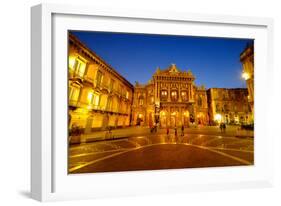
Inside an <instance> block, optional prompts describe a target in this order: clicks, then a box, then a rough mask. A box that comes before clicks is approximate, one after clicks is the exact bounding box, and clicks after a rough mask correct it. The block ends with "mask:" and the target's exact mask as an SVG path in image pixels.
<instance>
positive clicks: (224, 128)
mask: <svg viewBox="0 0 281 206" xmlns="http://www.w3.org/2000/svg"><path fill="white" fill-rule="evenodd" d="M222 129H223V132H225V130H226V124H225V123H223V126H222Z"/></svg>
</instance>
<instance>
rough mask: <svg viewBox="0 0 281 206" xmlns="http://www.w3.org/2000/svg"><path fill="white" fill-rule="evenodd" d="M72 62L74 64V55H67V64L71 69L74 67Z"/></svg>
mask: <svg viewBox="0 0 281 206" xmlns="http://www.w3.org/2000/svg"><path fill="white" fill-rule="evenodd" d="M74 64H75V57H74V56H69V60H68V66H69V67H70V68H71V69H74Z"/></svg>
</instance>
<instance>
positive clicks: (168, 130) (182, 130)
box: [166, 125, 184, 137]
mask: <svg viewBox="0 0 281 206" xmlns="http://www.w3.org/2000/svg"><path fill="white" fill-rule="evenodd" d="M174 130H175V136H176V137H177V136H178V128H177V127H175V129H174ZM166 134H167V135H169V134H170V128H169V127H167V129H166ZM181 136H184V126H183V125H182V126H181Z"/></svg>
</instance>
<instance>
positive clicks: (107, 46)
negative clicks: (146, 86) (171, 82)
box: [71, 31, 253, 88]
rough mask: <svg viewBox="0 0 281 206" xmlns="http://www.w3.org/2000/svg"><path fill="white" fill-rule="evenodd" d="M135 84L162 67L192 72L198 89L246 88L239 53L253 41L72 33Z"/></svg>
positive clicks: (149, 76) (145, 80) (148, 77)
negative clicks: (173, 65)
mask: <svg viewBox="0 0 281 206" xmlns="http://www.w3.org/2000/svg"><path fill="white" fill-rule="evenodd" d="M71 33H72V34H74V35H75V36H76V37H77V38H78V39H80V41H81V42H83V43H84V44H85V45H86V46H87V47H88V48H89V49H91V50H92V51H94V52H95V53H96V54H97V55H98V56H100V57H101V58H102V59H103V60H105V61H106V62H107V63H108V64H109V65H111V66H112V67H113V68H115V69H116V70H117V71H118V72H119V73H120V74H121V75H122V76H124V77H125V78H126V79H127V80H128V81H130V82H131V83H132V84H134V83H135V81H138V82H140V83H146V82H147V81H148V80H149V79H151V78H152V75H153V73H154V72H155V71H156V68H157V67H158V66H159V67H160V68H161V69H166V68H167V67H169V66H170V65H171V64H172V63H174V64H176V65H177V67H178V68H179V69H181V70H182V71H183V70H185V71H187V70H188V69H190V70H191V71H192V73H193V74H194V75H195V77H196V80H195V83H196V85H202V84H204V85H205V86H206V87H207V88H211V87H224V88H237V87H245V86H246V84H245V81H244V80H243V79H241V72H242V64H241V63H240V61H239V56H240V53H241V52H242V51H243V50H244V48H245V47H246V45H247V43H253V40H250V39H230V38H208V37H191V36H167V35H148V34H125V33H108V32H77V31H75V32H74V31H72V32H71Z"/></svg>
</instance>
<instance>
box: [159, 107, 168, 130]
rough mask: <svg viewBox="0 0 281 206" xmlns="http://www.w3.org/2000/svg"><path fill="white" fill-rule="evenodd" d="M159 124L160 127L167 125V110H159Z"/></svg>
mask: <svg viewBox="0 0 281 206" xmlns="http://www.w3.org/2000/svg"><path fill="white" fill-rule="evenodd" d="M160 126H161V127H167V126H168V125H167V111H166V110H162V111H161V112H160Z"/></svg>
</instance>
